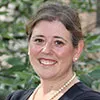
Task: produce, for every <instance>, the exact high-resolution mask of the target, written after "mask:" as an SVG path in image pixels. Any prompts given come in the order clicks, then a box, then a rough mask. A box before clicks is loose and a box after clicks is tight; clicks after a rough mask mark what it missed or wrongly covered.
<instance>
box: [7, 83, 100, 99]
mask: <svg viewBox="0 0 100 100" xmlns="http://www.w3.org/2000/svg"><path fill="white" fill-rule="evenodd" d="M33 91H34V89H30V90H19V91H16V92H14V93H12V94H10V95H9V96H8V97H7V99H6V100H27V99H28V98H29V97H30V96H31V94H32V93H33ZM59 100H100V93H99V92H95V91H93V90H92V89H90V88H88V87H87V86H86V85H84V84H83V83H82V82H79V83H76V84H75V85H73V86H72V87H71V88H70V89H69V90H68V91H67V92H65V93H64V95H63V96H62V97H61V98H60V99H59Z"/></svg>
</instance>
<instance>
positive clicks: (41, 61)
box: [39, 58, 57, 66]
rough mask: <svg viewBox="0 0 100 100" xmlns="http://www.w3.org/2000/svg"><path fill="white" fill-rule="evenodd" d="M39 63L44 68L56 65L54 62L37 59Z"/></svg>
mask: <svg viewBox="0 0 100 100" xmlns="http://www.w3.org/2000/svg"><path fill="white" fill-rule="evenodd" d="M39 62H40V64H42V65H45V66H51V65H55V64H56V63H57V61H56V60H51V59H44V58H41V59H39Z"/></svg>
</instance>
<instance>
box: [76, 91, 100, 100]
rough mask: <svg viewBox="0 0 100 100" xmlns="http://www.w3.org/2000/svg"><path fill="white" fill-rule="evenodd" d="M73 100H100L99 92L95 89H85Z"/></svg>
mask: <svg viewBox="0 0 100 100" xmlns="http://www.w3.org/2000/svg"><path fill="white" fill-rule="evenodd" d="M74 100H100V93H99V92H96V91H92V90H91V91H86V92H83V93H82V94H80V95H77V96H76V97H75V99H74Z"/></svg>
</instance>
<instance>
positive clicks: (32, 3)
mask: <svg viewBox="0 0 100 100" xmlns="http://www.w3.org/2000/svg"><path fill="white" fill-rule="evenodd" d="M45 1H49V0H0V100H4V99H5V97H6V96H7V95H8V94H9V93H11V92H13V91H15V90H18V89H29V88H32V87H36V86H37V85H38V84H39V77H38V76H37V75H36V73H35V72H34V70H33V69H32V67H31V65H30V63H29V59H28V55H27V43H28V41H27V36H26V34H25V25H26V23H27V21H28V19H30V18H31V17H32V15H33V14H34V12H35V11H36V9H37V7H38V6H40V5H41V3H43V2H45ZM50 1H51V0H50ZM63 1H64V0H63ZM65 1H66V0H65ZM95 1H96V0H70V5H71V6H72V7H75V8H77V9H78V10H79V12H80V13H82V12H83V13H84V12H87V13H92V12H97V9H96V3H95ZM93 24H94V23H93ZM84 40H85V48H84V51H83V54H82V56H81V57H80V59H79V61H78V62H77V63H76V64H75V66H76V67H75V71H76V73H77V75H78V77H79V79H80V80H81V81H83V82H84V83H85V84H86V85H88V86H89V87H91V88H93V89H94V90H96V91H100V57H99V55H100V31H99V32H98V34H96V33H95V32H94V33H93V32H92V33H91V32H89V31H87V32H85V35H84Z"/></svg>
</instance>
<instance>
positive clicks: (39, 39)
mask: <svg viewBox="0 0 100 100" xmlns="http://www.w3.org/2000/svg"><path fill="white" fill-rule="evenodd" d="M33 42H34V43H35V44H37V45H42V44H44V39H41V38H36V39H34V40H33Z"/></svg>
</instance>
